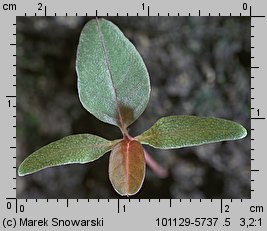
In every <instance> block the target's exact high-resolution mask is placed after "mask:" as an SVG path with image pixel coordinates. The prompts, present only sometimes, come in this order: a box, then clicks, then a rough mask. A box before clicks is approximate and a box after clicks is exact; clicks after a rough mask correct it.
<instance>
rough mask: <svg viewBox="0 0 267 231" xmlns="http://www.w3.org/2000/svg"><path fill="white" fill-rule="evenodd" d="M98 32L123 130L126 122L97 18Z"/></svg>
mask: <svg viewBox="0 0 267 231" xmlns="http://www.w3.org/2000/svg"><path fill="white" fill-rule="evenodd" d="M96 31H97V34H98V37H99V41H100V44H101V47H102V51H103V57H104V61H105V65H106V68H107V70H108V73H109V75H108V76H109V78H110V81H111V85H112V89H113V91H114V95H115V102H116V108H117V112H118V117H119V123H120V124H119V126H120V127H121V128H123V127H124V121H123V117H122V113H121V108H120V105H119V102H118V96H117V90H116V88H115V85H114V81H113V77H112V72H111V69H110V64H109V58H108V56H107V50H106V46H105V42H104V36H103V33H102V31H101V29H100V26H99V22H98V19H97V18H96Z"/></svg>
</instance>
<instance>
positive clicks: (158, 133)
mask: <svg viewBox="0 0 267 231" xmlns="http://www.w3.org/2000/svg"><path fill="white" fill-rule="evenodd" d="M246 135H247V131H246V129H245V128H244V127H243V126H242V125H240V124H238V123H236V122H233V121H230V120H225V119H219V118H205V117H197V116H169V117H164V118H161V119H159V120H158V121H157V122H156V123H155V124H154V125H153V126H152V127H151V128H150V129H148V130H147V131H146V132H144V133H143V134H142V135H140V136H138V137H136V138H137V140H139V141H140V142H141V143H142V144H148V145H150V146H152V147H155V148H162V149H168V148H182V147H189V146H195V145H200V144H206V143H212V142H219V141H224V140H236V139H241V138H243V137H245V136H246Z"/></svg>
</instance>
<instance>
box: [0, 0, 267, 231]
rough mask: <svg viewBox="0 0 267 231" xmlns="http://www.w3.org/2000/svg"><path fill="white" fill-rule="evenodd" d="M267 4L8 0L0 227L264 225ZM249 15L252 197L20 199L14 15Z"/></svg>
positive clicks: (3, 24)
mask: <svg viewBox="0 0 267 231" xmlns="http://www.w3.org/2000/svg"><path fill="white" fill-rule="evenodd" d="M266 5H267V4H266V2H264V1H261V2H259V1H193V0H191V1H190V0H188V1H168V0H166V1H151V2H145V1H129V2H126V1H101V0H98V1H79V0H77V1H64V2H59V1H48V0H47V1H33V0H32V1H10V0H6V1H5V0H3V1H1V4H0V7H1V8H0V12H1V14H0V15H1V20H0V23H1V43H0V46H1V49H0V50H1V59H0V60H1V63H2V65H1V84H0V87H1V91H0V92H1V122H0V123H1V156H0V158H1V174H0V176H1V190H0V193H1V198H0V201H1V206H0V208H1V230H5V229H17V230H40V229H41V228H40V227H42V228H44V229H43V230H91V229H93V228H94V230H97V229H99V230H163V229H166V230H207V229H208V228H210V229H211V230H246V229H248V230H266V228H267V225H266V223H267V216H266V214H267V212H266V209H267V208H266V207H267V198H266V195H267V187H266V183H265V182H266V177H267V173H266V167H265V165H266V163H267V161H266V160H267V157H266V156H267V155H266V153H265V152H266V151H265V149H266V148H265V146H264V145H265V143H266V141H265V137H266V135H265V129H266V120H265V117H266V115H267V111H266V98H267V94H266V90H265V86H266V78H265V77H266V76H267V73H266V72H267V71H266V58H265V54H266V41H267V38H266V37H267V34H266V18H265V15H266V9H267V7H266ZM85 15H88V16H95V15H98V16H107V15H109V16H116V15H119V16H148V15H150V16H239V17H244V16H249V17H251V56H252V57H251V108H252V110H251V125H252V126H251V128H252V129H251V130H252V131H251V140H252V141H251V181H252V182H251V186H252V187H251V191H252V193H251V199H243V200H241V199H233V200H230V199H214V200H211V199H205V200H204V199H202V200H201V199H193V200H187V199H182V200H180V199H172V200H163V199H162V200H160V199H159V200H155V199H153V200H149V199H141V200H132V199H121V200H114V199H113V200H112V199H111V200H108V199H106V200H104V199H100V200H97V199H90V200H84V199H79V200H78V199H71V200H70V199H69V200H68V199H49V200H46V199H38V200H37V199H28V200H26V199H16V177H17V174H16V171H17V169H16V16H85Z"/></svg>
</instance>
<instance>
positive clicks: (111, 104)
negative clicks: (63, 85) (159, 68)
mask: <svg viewBox="0 0 267 231" xmlns="http://www.w3.org/2000/svg"><path fill="white" fill-rule="evenodd" d="M76 71H77V74H78V90H79V97H80V101H81V103H82V105H83V106H84V107H85V109H87V110H88V111H89V112H90V113H92V114H93V115H94V116H95V117H97V118H98V119H99V120H102V121H104V122H106V123H110V124H113V125H116V126H118V127H120V128H122V129H123V130H124V129H125V128H126V127H127V126H129V125H130V124H131V123H133V122H134V121H135V120H136V119H137V118H138V117H139V116H140V115H141V114H142V112H143V111H144V110H145V108H146V105H147V103H148V100H149V94H150V83H149V76H148V72H147V69H146V66H145V64H144V62H143V60H142V58H141V56H140V55H139V53H138V51H137V50H136V49H135V47H134V45H133V44H132V43H131V42H130V41H129V40H128V39H127V38H126V37H125V36H124V35H123V33H122V32H121V31H120V29H119V28H118V27H117V26H116V25H114V24H113V23H111V22H109V21H107V20H105V19H96V20H91V21H89V22H88V23H87V24H86V25H85V26H84V28H83V30H82V33H81V36H80V41H79V46H78V51H77V60H76Z"/></svg>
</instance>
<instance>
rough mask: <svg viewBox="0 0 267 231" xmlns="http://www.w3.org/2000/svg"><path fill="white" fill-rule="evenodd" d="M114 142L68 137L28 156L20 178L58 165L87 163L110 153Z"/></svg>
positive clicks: (21, 167) (80, 135) (89, 136)
mask: <svg viewBox="0 0 267 231" xmlns="http://www.w3.org/2000/svg"><path fill="white" fill-rule="evenodd" d="M113 144H114V142H112V141H109V140H106V139H103V138H101V137H98V136H95V135H91V134H79V135H71V136H67V137H65V138H63V139H60V140H58V141H55V142H52V143H50V144H48V145H46V146H44V147H42V148H40V149H39V150H37V151H35V152H34V153H32V154H31V155H30V156H28V157H27V158H26V159H25V160H24V161H23V162H22V163H21V165H20V166H19V169H18V174H19V176H24V175H27V174H30V173H34V172H37V171H39V170H42V169H44V168H47V167H53V166H58V165H65V164H73V163H81V164H83V163H87V162H91V161H94V160H96V159H98V158H99V157H101V156H103V155H104V154H105V153H106V152H108V151H110V150H111V148H112V145H113Z"/></svg>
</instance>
